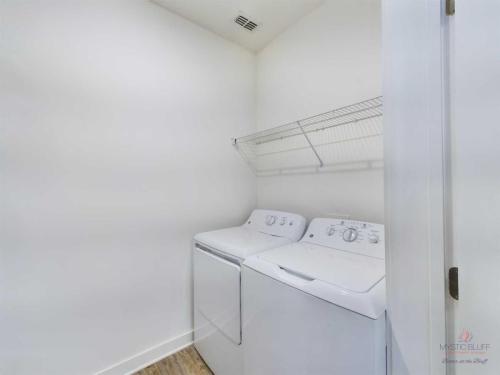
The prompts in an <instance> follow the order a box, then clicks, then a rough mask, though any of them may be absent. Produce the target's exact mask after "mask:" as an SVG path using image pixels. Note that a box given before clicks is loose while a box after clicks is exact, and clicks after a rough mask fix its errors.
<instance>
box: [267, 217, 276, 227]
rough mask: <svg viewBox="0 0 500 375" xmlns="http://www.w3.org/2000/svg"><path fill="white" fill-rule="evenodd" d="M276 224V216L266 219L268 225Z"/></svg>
mask: <svg viewBox="0 0 500 375" xmlns="http://www.w3.org/2000/svg"><path fill="white" fill-rule="evenodd" d="M274 223H276V216H273V215H268V216H267V217H266V224H267V225H273V224H274Z"/></svg>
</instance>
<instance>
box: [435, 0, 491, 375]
mask: <svg viewBox="0 0 500 375" xmlns="http://www.w3.org/2000/svg"><path fill="white" fill-rule="evenodd" d="M448 21H449V22H450V24H449V26H450V29H449V31H450V34H449V35H450V47H449V51H450V56H449V57H450V67H451V71H450V94H451V95H450V98H451V111H450V112H451V118H450V133H449V140H450V155H451V158H450V178H449V180H450V190H449V191H448V193H449V194H450V200H449V202H450V205H449V207H448V208H449V213H448V217H449V220H448V228H449V233H448V239H449V242H448V246H447V250H448V251H449V253H448V256H447V258H448V259H447V262H448V265H449V266H450V267H451V266H455V267H457V268H458V280H459V283H458V286H459V289H458V293H459V296H458V298H459V299H458V300H454V299H453V298H451V297H450V296H448V297H447V299H448V301H447V302H448V314H447V326H448V327H447V332H448V343H447V344H448V347H446V348H443V350H445V349H446V350H448V373H449V374H453V375H486V374H488V375H490V374H491V375H498V374H500V1H499V0H456V14H455V15H454V16H452V17H449V18H448ZM449 281H450V280H449Z"/></svg>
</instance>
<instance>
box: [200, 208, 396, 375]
mask: <svg viewBox="0 0 500 375" xmlns="http://www.w3.org/2000/svg"><path fill="white" fill-rule="evenodd" d="M305 229H306V220H305V219H304V218H303V217H302V216H300V215H297V214H292V213H287V212H280V211H272V210H254V211H253V212H252V214H251V215H250V217H249V219H248V220H247V221H246V222H245V223H244V224H243V225H242V226H239V227H232V228H226V229H222V230H217V231H212V232H205V233H200V234H197V235H196V236H195V237H194V241H193V244H194V245H193V246H194V249H193V253H194V255H193V258H194V259H193V262H194V329H195V331H194V342H195V347H196V349H197V350H198V352H199V353H200V355H201V356H202V357H203V359H204V360H205V362H206V363H207V365H208V366H209V367H210V368H211V369H212V370H213V372H214V373H215V375H328V374H349V375H361V374H363V375H366V374H373V375H383V374H385V373H386V348H385V261H384V252H385V250H384V228H383V225H380V224H373V223H367V222H360V221H352V220H342V219H331V218H316V219H313V220H312V221H311V223H310V224H309V226H308V228H307V231H306V233H305V234H304V231H305Z"/></svg>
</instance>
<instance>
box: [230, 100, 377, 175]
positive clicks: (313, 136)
mask: <svg viewBox="0 0 500 375" xmlns="http://www.w3.org/2000/svg"><path fill="white" fill-rule="evenodd" d="M382 105H383V103H382V97H381V96H379V97H376V98H373V99H369V100H365V101H362V102H359V103H356V104H352V105H349V106H345V107H341V108H337V109H334V110H332V111H329V112H325V113H322V114H319V115H316V116H312V117H308V118H305V119H302V120H299V121H295V122H291V123H288V124H285V125H281V126H278V127H275V128H271V129H268V130H264V131H260V132H257V133H254V134H250V135H247V136H244V137H239V138H234V139H233V145H234V146H235V147H236V148H237V150H238V151H239V153H240V154H241V156H242V157H243V159H245V161H246V162H247V163H248V164H249V165H250V167H251V168H252V170H253V171H254V172H255V173H256V174H257V175H275V174H286V173H310V172H327V171H332V170H338V169H353V168H354V169H359V168H373V167H379V166H381V165H382V160H383V127H382V114H383V113H382Z"/></svg>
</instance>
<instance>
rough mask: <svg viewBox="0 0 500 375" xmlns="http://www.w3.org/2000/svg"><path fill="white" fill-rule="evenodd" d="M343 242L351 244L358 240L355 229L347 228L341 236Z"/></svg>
mask: <svg viewBox="0 0 500 375" xmlns="http://www.w3.org/2000/svg"><path fill="white" fill-rule="evenodd" d="M343 237H344V241H346V242H353V241H355V240H356V238H358V231H357V230H356V229H355V228H347V229H346V230H345V231H344V234H343Z"/></svg>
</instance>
